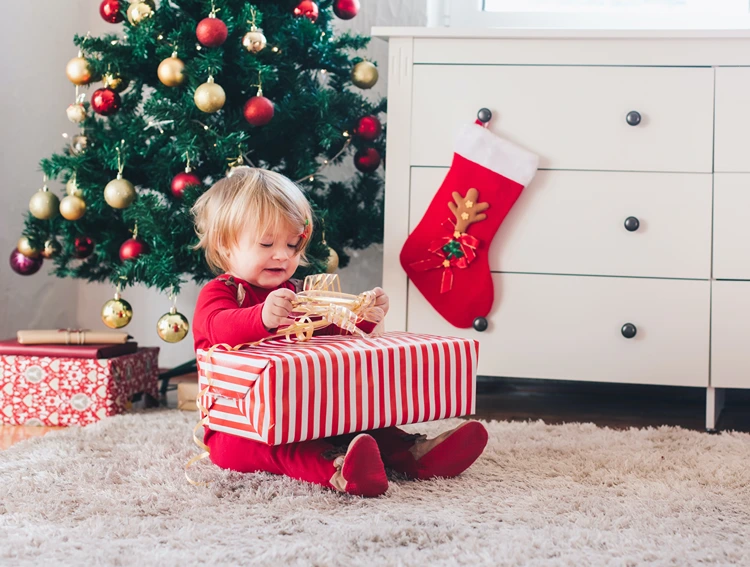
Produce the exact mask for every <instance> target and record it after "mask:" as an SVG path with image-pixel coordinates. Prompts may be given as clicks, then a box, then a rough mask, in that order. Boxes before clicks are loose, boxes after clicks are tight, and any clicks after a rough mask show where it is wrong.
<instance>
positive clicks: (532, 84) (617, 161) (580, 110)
mask: <svg viewBox="0 0 750 567" xmlns="http://www.w3.org/2000/svg"><path fill="white" fill-rule="evenodd" d="M412 88H413V94H412V127H411V128H412V136H411V164H412V165H424V166H440V165H443V166H447V165H450V162H451V158H452V154H453V142H454V140H455V137H456V133H457V131H458V129H459V128H460V127H461V126H462V125H463V124H466V123H467V122H470V121H472V120H474V119H475V117H476V113H477V111H478V110H479V109H480V108H482V107H487V108H489V109H490V110H491V111H492V113H493V120H492V122H491V123H490V128H491V129H492V130H493V131H495V132H497V133H498V134H500V135H502V136H504V137H506V138H508V139H510V140H511V141H513V142H516V143H518V144H520V145H521V146H523V147H525V148H527V149H529V150H532V151H534V152H535V153H537V154H539V156H540V158H541V161H540V167H541V168H545V169H584V170H591V169H593V170H616V171H674V172H711V171H712V165H713V162H712V159H713V155H712V152H713V97H714V89H713V69H709V68H665V67H571V66H554V67H550V66H478V65H477V66H471V65H415V66H414V77H413V87H412ZM631 111H636V112H638V113H639V114H640V116H641V121H640V123H639V124H638V125H636V126H631V125H629V124H628V122H627V121H626V116H627V115H628V113H630V112H631Z"/></svg>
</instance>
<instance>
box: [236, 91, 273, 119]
mask: <svg viewBox="0 0 750 567" xmlns="http://www.w3.org/2000/svg"><path fill="white" fill-rule="evenodd" d="M242 113H243V114H244V115H245V120H247V121H248V123H250V124H252V125H253V126H265V125H266V124H268V123H269V122H270V121H271V119H272V118H273V113H274V109H273V103H272V102H271V101H270V100H268V99H267V98H266V97H264V96H263V95H258V96H254V97H253V98H251V99H249V100H248V101H247V102H246V103H245V107H244V108H243V109H242Z"/></svg>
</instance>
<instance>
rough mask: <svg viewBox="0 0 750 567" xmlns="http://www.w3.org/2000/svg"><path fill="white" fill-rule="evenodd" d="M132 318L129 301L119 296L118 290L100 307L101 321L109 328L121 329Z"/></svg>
mask: <svg viewBox="0 0 750 567" xmlns="http://www.w3.org/2000/svg"><path fill="white" fill-rule="evenodd" d="M132 318H133V308H132V307H131V306H130V303H128V302H127V301H125V300H124V299H121V298H120V292H119V291H118V292H117V293H115V297H114V299H110V300H109V301H107V303H105V304H104V307H102V321H104V324H105V325H107V327H109V328H110V329H121V328H123V327H124V326H125V325H127V324H128V323H130V320H131V319H132Z"/></svg>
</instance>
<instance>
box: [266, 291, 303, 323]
mask: <svg viewBox="0 0 750 567" xmlns="http://www.w3.org/2000/svg"><path fill="white" fill-rule="evenodd" d="M294 298H295V294H294V292H293V291H292V290H291V289H277V290H275V291H272V292H271V293H269V294H268V297H266V300H265V302H263V310H262V311H261V313H260V316H261V319H263V326H264V327H265V328H266V329H268V330H269V331H270V330H273V329H276V328H278V327H279V326H280V325H281V324H282V323H289V321H288V319H287V318H288V317H289V314H290V313H291V312H292V300H294Z"/></svg>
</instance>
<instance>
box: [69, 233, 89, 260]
mask: <svg viewBox="0 0 750 567" xmlns="http://www.w3.org/2000/svg"><path fill="white" fill-rule="evenodd" d="M93 251H94V241H93V240H91V238H89V237H88V236H76V238H75V240H74V241H73V256H75V257H76V258H78V259H79V260H82V259H83V258H87V257H88V256H90V255H91V253H92V252H93Z"/></svg>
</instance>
